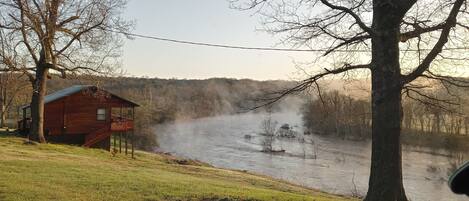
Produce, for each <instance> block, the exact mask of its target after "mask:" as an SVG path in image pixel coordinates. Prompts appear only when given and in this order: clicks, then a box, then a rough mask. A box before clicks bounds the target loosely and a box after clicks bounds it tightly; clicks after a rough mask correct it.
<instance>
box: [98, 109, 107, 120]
mask: <svg viewBox="0 0 469 201" xmlns="http://www.w3.org/2000/svg"><path fill="white" fill-rule="evenodd" d="M96 119H97V120H98V121H104V120H106V109H105V108H99V109H98V112H97V117H96Z"/></svg>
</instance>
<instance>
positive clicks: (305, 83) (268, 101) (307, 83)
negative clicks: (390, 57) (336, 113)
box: [250, 64, 371, 110]
mask: <svg viewBox="0 0 469 201" xmlns="http://www.w3.org/2000/svg"><path fill="white" fill-rule="evenodd" d="M370 66H371V65H370V64H363V65H350V64H345V65H344V66H342V67H340V68H336V69H333V70H329V69H327V68H324V71H325V72H322V73H319V74H316V75H314V76H311V77H310V78H308V79H305V80H302V81H300V82H299V84H297V85H295V86H294V87H291V88H288V89H285V90H281V91H277V92H272V93H268V94H265V95H264V96H267V97H265V98H260V99H257V100H256V101H257V102H262V103H261V104H260V105H257V106H255V107H253V108H251V109H250V110H256V109H259V108H262V107H265V106H268V105H272V104H274V103H276V102H277V101H279V100H281V99H283V98H284V97H285V96H287V95H290V94H295V93H298V92H301V91H304V90H305V89H307V88H309V87H311V86H312V85H313V84H315V85H316V84H317V81H318V80H319V79H321V78H323V77H325V76H328V75H337V74H341V73H344V72H347V71H351V70H357V69H370Z"/></svg>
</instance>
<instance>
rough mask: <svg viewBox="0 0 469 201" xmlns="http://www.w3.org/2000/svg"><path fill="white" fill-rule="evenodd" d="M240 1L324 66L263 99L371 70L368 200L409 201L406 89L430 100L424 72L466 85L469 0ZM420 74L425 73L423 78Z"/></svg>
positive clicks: (237, 2) (240, 6)
mask: <svg viewBox="0 0 469 201" xmlns="http://www.w3.org/2000/svg"><path fill="white" fill-rule="evenodd" d="M231 1H232V6H234V7H236V8H238V9H245V10H249V9H254V10H255V11H256V13H257V14H259V15H261V17H262V18H263V20H264V23H265V27H266V30H267V31H269V32H271V33H274V34H277V35H279V36H280V37H281V38H282V42H283V43H284V44H286V43H290V44H292V45H293V47H295V48H300V47H308V48H310V49H313V50H311V52H312V55H314V53H317V55H316V58H314V60H315V62H313V64H317V65H318V66H320V68H319V70H314V72H308V78H307V79H305V80H302V81H301V82H299V84H298V85H296V86H294V87H292V88H289V89H286V90H283V91H279V92H278V93H276V94H274V93H272V94H269V97H266V98H265V99H264V100H265V102H263V103H261V104H260V105H270V104H272V103H274V102H276V101H278V100H279V99H281V98H282V97H284V96H286V95H288V94H292V93H297V92H301V91H304V90H305V89H308V88H309V87H317V86H319V85H318V82H317V81H318V80H319V79H321V78H324V77H327V76H333V75H338V74H346V75H353V74H354V73H355V74H358V75H364V74H370V75H371V90H372V91H371V99H372V100H371V102H372V106H371V107H372V155H371V175H370V179H369V187H368V192H367V195H366V197H365V200H366V201H407V200H408V199H407V197H406V193H405V191H404V186H403V182H402V156H401V155H402V154H401V143H400V140H401V120H402V115H403V111H402V104H401V98H402V95H403V94H404V95H407V96H409V97H413V98H418V99H420V100H422V101H426V100H428V99H429V98H431V97H430V96H428V94H423V93H422V92H421V90H420V89H422V88H424V87H426V85H423V84H421V82H415V80H417V79H419V78H428V79H430V80H432V81H434V82H433V83H432V84H431V85H433V84H435V83H441V84H447V85H454V86H464V87H468V86H469V82H467V80H464V79H459V78H456V77H450V76H451V74H448V73H447V72H448V71H444V70H445V68H446V69H447V68H448V67H450V68H451V72H463V71H461V70H460V69H456V68H457V67H459V68H462V66H463V65H467V64H464V63H465V61H467V58H466V57H464V55H463V52H464V51H467V50H465V48H461V47H464V46H465V41H467V39H468V33H467V32H468V30H469V21H468V19H469V7H468V6H467V1H466V0H448V1H431V0H423V1H416V0H373V1H366V0H345V1H342V0H309V1H303V0H290V1H284V0H231ZM419 80H420V79H419Z"/></svg>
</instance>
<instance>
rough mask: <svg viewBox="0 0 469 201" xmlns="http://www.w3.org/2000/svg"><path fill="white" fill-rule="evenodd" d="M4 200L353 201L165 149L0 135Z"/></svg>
mask: <svg viewBox="0 0 469 201" xmlns="http://www.w3.org/2000/svg"><path fill="white" fill-rule="evenodd" d="M0 153H1V154H0V167H2V168H1V170H0V178H1V179H0V200H38V201H40V200H106V201H107V200H168V201H171V200H203V201H215V200H316V201H345V200H353V199H350V198H345V197H341V196H335V195H330V194H326V193H322V192H318V191H315V190H312V189H307V188H303V187H300V186H297V185H293V184H289V183H286V182H283V181H279V180H275V179H272V178H269V177H265V176H259V175H254V174H249V173H245V172H240V171H232V170H226V169H218V168H214V167H211V166H209V165H207V164H204V163H200V162H197V161H190V160H182V159H179V158H176V157H172V156H168V155H164V154H152V153H147V152H140V151H137V152H136V159H131V158H130V156H125V155H124V154H116V155H113V154H111V153H109V152H106V151H103V150H94V149H85V148H81V147H75V146H66V145H54V144H39V145H27V144H24V139H23V138H18V137H11V136H6V135H4V134H3V135H2V134H0Z"/></svg>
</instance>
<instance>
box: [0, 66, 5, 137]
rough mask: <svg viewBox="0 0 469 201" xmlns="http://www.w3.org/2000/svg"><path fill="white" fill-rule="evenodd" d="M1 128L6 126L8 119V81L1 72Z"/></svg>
mask: <svg viewBox="0 0 469 201" xmlns="http://www.w3.org/2000/svg"><path fill="white" fill-rule="evenodd" d="M0 85H1V86H0V128H3V127H5V121H6V100H7V97H6V94H7V93H6V86H7V83H6V81H5V80H4V75H2V74H0Z"/></svg>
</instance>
